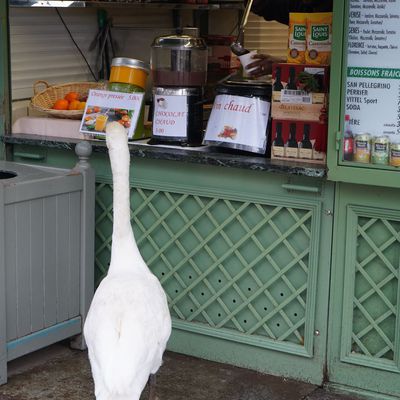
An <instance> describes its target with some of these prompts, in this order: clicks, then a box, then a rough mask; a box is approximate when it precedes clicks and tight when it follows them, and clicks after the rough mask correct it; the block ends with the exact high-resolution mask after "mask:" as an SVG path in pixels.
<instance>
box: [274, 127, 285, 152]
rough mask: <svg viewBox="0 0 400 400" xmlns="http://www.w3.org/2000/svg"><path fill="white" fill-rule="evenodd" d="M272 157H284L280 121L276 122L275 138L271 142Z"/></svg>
mask: <svg viewBox="0 0 400 400" xmlns="http://www.w3.org/2000/svg"><path fill="white" fill-rule="evenodd" d="M272 157H273V158H274V157H285V147H284V142H283V137H282V122H277V123H276V134H275V139H274V141H273V142H272Z"/></svg>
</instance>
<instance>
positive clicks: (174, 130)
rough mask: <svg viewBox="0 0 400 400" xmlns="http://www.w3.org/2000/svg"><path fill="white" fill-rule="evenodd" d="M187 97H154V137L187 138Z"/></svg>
mask: <svg viewBox="0 0 400 400" xmlns="http://www.w3.org/2000/svg"><path fill="white" fill-rule="evenodd" d="M187 118H188V105H187V99H186V96H170V95H168V96H164V95H155V96H154V115H153V135H154V136H165V137H179V138H181V137H184V138H185V137H187Z"/></svg>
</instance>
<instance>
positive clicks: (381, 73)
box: [345, 0, 400, 143]
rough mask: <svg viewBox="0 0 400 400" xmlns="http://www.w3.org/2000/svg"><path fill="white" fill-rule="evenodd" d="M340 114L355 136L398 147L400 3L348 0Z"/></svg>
mask: <svg viewBox="0 0 400 400" xmlns="http://www.w3.org/2000/svg"><path fill="white" fill-rule="evenodd" d="M349 7H350V9H349V28H348V50H347V79H346V87H345V114H348V115H349V116H350V117H349V122H350V128H351V131H352V133H353V134H355V135H364V134H369V135H370V136H371V137H382V136H387V137H388V139H389V141H390V142H391V143H393V142H400V0H350V3H349Z"/></svg>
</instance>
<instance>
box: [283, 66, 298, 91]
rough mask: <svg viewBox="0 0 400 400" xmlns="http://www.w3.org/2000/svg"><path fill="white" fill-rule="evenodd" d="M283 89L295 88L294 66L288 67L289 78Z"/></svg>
mask: <svg viewBox="0 0 400 400" xmlns="http://www.w3.org/2000/svg"><path fill="white" fill-rule="evenodd" d="M285 89H289V90H297V85H296V69H295V67H290V68H289V80H288V82H287V84H286V87H285Z"/></svg>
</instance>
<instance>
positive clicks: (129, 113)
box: [79, 90, 144, 138]
mask: <svg viewBox="0 0 400 400" xmlns="http://www.w3.org/2000/svg"><path fill="white" fill-rule="evenodd" d="M143 96H144V93H122V92H110V91H108V90H90V91H89V96H88V99H87V101H86V107H85V111H84V113H83V117H82V121H81V126H80V130H79V131H80V132H82V133H84V134H91V135H94V136H99V137H103V138H104V136H105V129H106V125H107V123H108V122H112V121H117V122H118V123H120V124H121V125H122V126H123V127H124V128H125V130H126V133H127V135H128V138H132V137H133V134H134V131H135V128H136V125H137V123H138V119H139V114H140V109H141V107H142V102H143Z"/></svg>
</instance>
